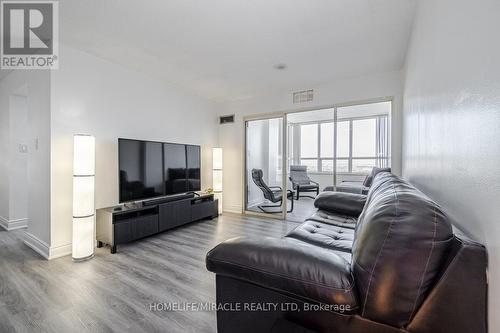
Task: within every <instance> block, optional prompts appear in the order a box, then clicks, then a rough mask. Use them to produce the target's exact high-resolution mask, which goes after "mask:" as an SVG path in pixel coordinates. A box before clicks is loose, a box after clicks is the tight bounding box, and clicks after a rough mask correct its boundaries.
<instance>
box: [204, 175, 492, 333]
mask: <svg viewBox="0 0 500 333" xmlns="http://www.w3.org/2000/svg"><path fill="white" fill-rule="evenodd" d="M315 205H316V207H318V211H317V213H316V214H315V215H313V216H312V217H311V218H309V219H307V220H306V221H305V222H304V223H303V224H301V225H299V226H298V227H297V228H295V229H294V230H292V231H291V232H289V233H288V234H287V235H286V236H285V237H283V238H259V239H252V238H234V239H230V240H227V241H225V242H223V243H222V244H219V245H218V246H217V247H215V248H214V249H213V250H211V251H210V252H209V253H208V254H207V268H208V269H209V270H210V271H212V272H214V273H216V289H217V302H218V304H219V306H220V309H219V311H218V312H217V325H218V331H219V333H225V332H238V333H245V332H332V333H335V332H338V333H353V332H356V333H377V332H380V333H382V332H383V333H389V332H399V333H402V332H415V333H424V332H426V333H440V332H443V333H445V332H446V333H484V332H487V313H486V309H487V304H486V303H487V280H486V269H487V254H486V250H485V248H484V246H482V245H480V244H478V243H475V242H473V241H471V240H469V239H467V238H466V237H464V236H462V235H460V234H459V233H458V232H457V231H456V229H454V228H453V226H452V225H451V223H450V221H449V219H448V218H447V217H446V215H445V214H444V213H443V212H442V210H441V209H440V207H439V206H438V205H437V204H436V203H435V202H433V201H432V200H430V199H429V198H428V197H427V196H425V195H424V194H423V193H422V192H420V191H419V190H417V189H416V188H414V187H413V186H412V185H411V184H409V183H408V182H407V181H405V180H403V179H401V178H398V177H397V176H394V175H392V174H391V173H389V172H383V173H380V174H378V175H377V176H376V177H375V179H374V183H373V185H372V186H371V188H370V191H369V193H368V195H367V196H363V195H357V194H349V193H336V192H332V193H323V194H321V195H320V196H319V197H318V198H317V199H316V201H315Z"/></svg>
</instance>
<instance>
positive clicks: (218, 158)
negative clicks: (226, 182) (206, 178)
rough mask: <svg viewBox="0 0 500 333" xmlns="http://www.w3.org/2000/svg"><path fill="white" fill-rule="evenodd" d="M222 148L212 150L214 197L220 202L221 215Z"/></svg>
mask: <svg viewBox="0 0 500 333" xmlns="http://www.w3.org/2000/svg"><path fill="white" fill-rule="evenodd" d="M222 166H223V159H222V148H213V150H212V178H213V188H214V197H215V199H218V200H219V214H222Z"/></svg>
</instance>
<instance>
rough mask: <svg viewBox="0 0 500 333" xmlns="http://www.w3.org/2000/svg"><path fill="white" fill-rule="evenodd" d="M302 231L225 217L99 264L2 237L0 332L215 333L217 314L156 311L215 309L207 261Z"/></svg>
mask: <svg viewBox="0 0 500 333" xmlns="http://www.w3.org/2000/svg"><path fill="white" fill-rule="evenodd" d="M296 225H297V224H295V223H292V222H285V221H280V220H271V219H262V218H257V217H244V216H240V215H233V214H224V215H223V216H220V217H219V218H218V219H214V220H212V221H201V222H196V223H193V224H190V225H187V226H184V227H180V228H177V229H175V230H172V231H169V232H165V233H162V234H159V235H156V236H152V237H149V238H146V239H143V240H141V241H138V242H134V243H130V244H127V245H123V246H119V247H118V253H117V254H110V253H109V248H106V247H105V248H101V249H96V256H95V258H94V259H92V260H90V261H87V262H84V263H73V262H72V261H71V258H70V257H63V258H59V259H54V260H51V261H46V260H44V259H42V258H41V257H40V256H39V255H38V254H36V253H35V252H33V251H32V250H31V249H30V248H28V247H27V246H26V245H24V244H23V242H22V236H23V231H22V230H18V231H10V232H6V231H3V230H2V231H0V332H2V333H3V332H58V333H59V332H62V333H65V332H215V331H216V319H215V312H211V311H205V312H204V311H198V312H193V311H152V310H151V305H152V304H154V303H161V305H160V307H158V309H161V307H162V306H163V303H168V302H176V303H178V304H186V303H204V302H215V279H214V274H212V273H210V272H208V271H207V270H206V268H205V255H206V253H207V251H209V250H210V249H211V248H212V247H213V246H215V245H216V244H218V243H220V242H222V241H224V240H226V239H228V238H231V237H235V236H243V235H246V236H255V237H263V236H277V237H279V236H281V235H283V234H285V233H286V232H287V231H288V230H290V229H291V228H293V227H295V226H296Z"/></svg>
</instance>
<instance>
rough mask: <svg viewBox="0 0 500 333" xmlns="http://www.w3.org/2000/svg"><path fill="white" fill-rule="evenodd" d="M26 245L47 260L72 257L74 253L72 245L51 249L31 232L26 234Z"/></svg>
mask: <svg viewBox="0 0 500 333" xmlns="http://www.w3.org/2000/svg"><path fill="white" fill-rule="evenodd" d="M24 244H26V245H28V247H30V248H31V249H32V250H34V251H35V252H36V253H38V254H40V255H41V256H42V257H44V258H45V259H47V260H51V259H56V258H60V257H64V256H67V255H71V251H72V247H71V244H65V245H60V246H52V247H51V246H49V245H48V244H47V243H45V242H44V241H42V240H41V239H39V238H38V237H36V236H35V235H33V234H31V233H29V232H25V233H24Z"/></svg>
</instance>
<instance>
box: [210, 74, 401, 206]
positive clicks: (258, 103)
mask: <svg viewBox="0 0 500 333" xmlns="http://www.w3.org/2000/svg"><path fill="white" fill-rule="evenodd" d="M304 88H314V101H313V102H310V103H303V104H300V105H299V106H297V105H294V104H293V103H292V91H295V90H303V89H304ZM402 90H403V73H402V72H401V71H396V72H389V73H382V74H377V75H371V76H366V77H358V78H351V79H344V80H338V81H333V82H331V83H328V84H323V85H319V86H316V87H299V88H297V89H293V90H290V91H288V92H283V93H273V94H270V95H268V96H260V97H256V98H252V99H246V100H239V101H233V102H227V103H224V104H223V105H222V107H221V108H220V109H219V112H218V113H219V115H225V114H235V115H236V117H235V123H234V124H224V125H220V126H219V144H220V146H221V147H222V148H224V210H226V211H234V212H241V210H242V202H243V198H242V188H243V177H242V172H243V165H242V161H243V117H244V116H247V115H256V114H263V113H272V112H279V111H291V110H298V109H301V108H314V107H324V106H328V105H332V104H338V103H347V102H355V101H363V100H369V99H375V98H380V97H394V109H393V114H392V166H393V170H394V172H395V173H396V174H399V173H400V172H401V112H402V94H403V91H402Z"/></svg>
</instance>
